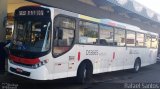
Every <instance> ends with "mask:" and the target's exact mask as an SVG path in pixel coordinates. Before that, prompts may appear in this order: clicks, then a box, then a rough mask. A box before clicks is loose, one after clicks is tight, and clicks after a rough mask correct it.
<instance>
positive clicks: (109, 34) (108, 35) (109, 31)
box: [100, 25, 114, 46]
mask: <svg viewBox="0 0 160 89" xmlns="http://www.w3.org/2000/svg"><path fill="white" fill-rule="evenodd" d="M113 32H114V31H113V27H110V26H106V25H100V45H107V46H113V45H114V42H113V36H114V33H113Z"/></svg>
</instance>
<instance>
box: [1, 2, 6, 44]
mask: <svg viewBox="0 0 160 89" xmlns="http://www.w3.org/2000/svg"><path fill="white" fill-rule="evenodd" d="M6 16H7V0H0V42H2V41H5V33H6V32H5V26H4V25H5V24H4V20H5V19H6Z"/></svg>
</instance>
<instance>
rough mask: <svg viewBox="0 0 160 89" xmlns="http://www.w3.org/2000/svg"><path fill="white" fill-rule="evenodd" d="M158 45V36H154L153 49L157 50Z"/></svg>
mask: <svg viewBox="0 0 160 89" xmlns="http://www.w3.org/2000/svg"><path fill="white" fill-rule="evenodd" d="M157 44H158V39H157V37H156V36H152V45H151V47H152V48H157Z"/></svg>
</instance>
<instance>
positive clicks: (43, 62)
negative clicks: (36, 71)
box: [32, 59, 48, 68]
mask: <svg viewBox="0 0 160 89" xmlns="http://www.w3.org/2000/svg"><path fill="white" fill-rule="evenodd" d="M46 63H48V59H46V60H43V61H40V62H39V63H37V64H35V65H33V66H32V68H38V67H41V66H43V65H45V64H46Z"/></svg>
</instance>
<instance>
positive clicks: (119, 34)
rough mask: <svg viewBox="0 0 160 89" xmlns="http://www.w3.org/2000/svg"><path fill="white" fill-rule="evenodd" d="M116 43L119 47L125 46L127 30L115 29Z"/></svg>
mask: <svg viewBox="0 0 160 89" xmlns="http://www.w3.org/2000/svg"><path fill="white" fill-rule="evenodd" d="M114 42H115V43H116V44H117V46H125V30H123V29H119V28H115V31H114Z"/></svg>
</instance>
